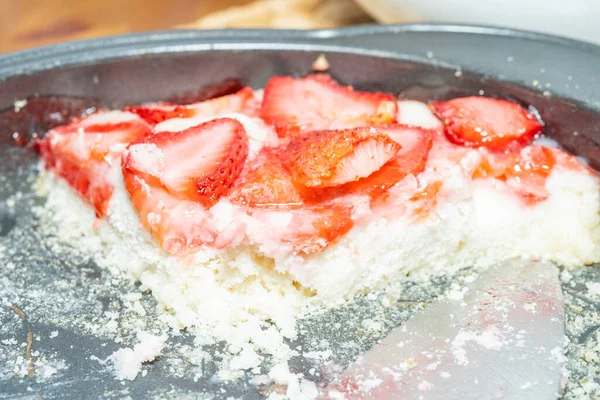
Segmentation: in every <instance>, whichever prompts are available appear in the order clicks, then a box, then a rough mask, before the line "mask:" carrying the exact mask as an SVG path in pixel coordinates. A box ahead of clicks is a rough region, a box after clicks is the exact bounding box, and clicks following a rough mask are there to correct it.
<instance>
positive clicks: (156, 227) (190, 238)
mask: <svg viewBox="0 0 600 400" xmlns="http://www.w3.org/2000/svg"><path fill="white" fill-rule="evenodd" d="M124 178H125V188H126V189H127V191H128V192H129V193H130V194H131V203H132V204H133V206H134V207H135V209H136V210H137V211H138V214H139V217H140V222H141V223H142V225H143V226H144V227H145V228H146V229H147V230H148V232H150V234H151V235H152V237H153V238H154V239H155V240H156V242H157V243H158V244H159V245H160V246H161V247H162V248H163V249H164V250H165V251H167V252H169V253H171V254H185V253H187V252H189V251H192V250H194V249H197V248H199V247H201V246H202V245H204V244H206V243H213V242H214V240H215V236H216V234H215V231H214V230H213V229H211V226H210V224H209V222H210V219H209V216H208V213H207V210H206V209H205V208H204V206H203V205H202V204H200V203H197V202H192V201H185V200H179V199H176V198H175V197H173V196H172V195H170V194H169V193H168V192H167V191H166V190H164V189H163V188H161V187H153V186H149V185H148V184H147V183H146V182H145V181H144V179H143V178H141V177H140V176H138V175H135V174H126V175H125V176H124Z"/></svg>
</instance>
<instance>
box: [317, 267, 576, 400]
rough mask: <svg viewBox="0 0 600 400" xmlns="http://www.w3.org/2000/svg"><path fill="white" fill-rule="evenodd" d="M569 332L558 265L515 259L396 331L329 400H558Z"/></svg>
mask: <svg viewBox="0 0 600 400" xmlns="http://www.w3.org/2000/svg"><path fill="white" fill-rule="evenodd" d="M465 289H466V292H464V290H465ZM463 293H464V294H463ZM564 334H565V311H564V303H563V297H562V291H561V287H560V282H559V278H558V269H557V267H556V266H555V265H553V264H550V263H546V262H540V261H523V260H509V261H507V262H504V263H502V264H500V265H496V266H494V267H490V268H489V269H487V270H485V271H481V272H479V276H478V277H477V278H476V279H475V280H474V281H473V282H472V283H470V284H468V285H466V286H464V287H463V288H462V290H461V291H458V292H457V291H456V290H454V291H452V294H451V295H446V296H443V298H440V299H437V300H435V301H434V302H433V303H431V304H430V305H428V306H427V308H426V309H425V310H423V311H421V312H419V313H418V314H416V315H415V316H413V317H412V318H411V319H409V320H408V321H407V322H406V323H405V324H403V325H402V326H399V327H397V328H395V329H394V330H392V332H391V333H390V334H389V335H388V336H387V337H386V338H385V339H384V340H383V341H381V342H379V343H378V344H377V345H376V346H375V347H374V348H373V349H371V350H370V351H368V352H367V353H366V354H364V355H362V356H360V357H359V358H358V360H357V361H356V362H355V363H354V364H353V365H351V366H350V367H349V368H348V369H347V370H346V371H344V372H343V374H342V376H341V377H340V379H339V380H337V381H336V382H335V383H333V384H332V385H330V386H329V387H328V388H326V390H325V395H324V397H325V398H340V397H341V396H342V395H343V396H344V398H346V399H413V398H414V399H417V398H418V399H460V400H470V399H477V400H479V399H539V400H545V399H556V398H557V397H558V396H559V394H560V392H561V390H562V388H563V386H564V375H563V372H562V371H563V358H564V357H563V354H564V341H565V339H564Z"/></svg>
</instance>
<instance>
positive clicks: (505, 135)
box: [431, 97, 542, 151]
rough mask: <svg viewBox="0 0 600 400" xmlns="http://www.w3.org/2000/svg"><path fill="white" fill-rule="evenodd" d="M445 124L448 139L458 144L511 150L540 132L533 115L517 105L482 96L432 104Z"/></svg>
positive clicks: (540, 129)
mask: <svg viewBox="0 0 600 400" xmlns="http://www.w3.org/2000/svg"><path fill="white" fill-rule="evenodd" d="M431 108H432V109H433V111H434V113H435V114H436V115H437V116H438V118H440V119H441V120H442V121H443V122H444V124H445V125H446V135H447V137H448V139H450V141H452V142H454V143H456V144H459V145H461V146H468V147H482V146H483V147H487V148H489V149H491V150H495V151H513V150H515V149H519V148H521V147H523V146H525V145H527V144H529V143H530V142H531V141H532V140H533V139H535V137H536V136H538V135H539V134H540V133H541V132H542V125H541V124H540V122H539V121H538V120H537V119H536V117H535V116H534V115H533V114H532V113H530V112H527V110H525V109H524V108H523V107H521V106H520V105H518V104H515V103H511V102H509V101H506V100H500V99H491V98H485V97H463V98H457V99H453V100H449V101H442V102H440V101H435V102H433V103H432V104H431Z"/></svg>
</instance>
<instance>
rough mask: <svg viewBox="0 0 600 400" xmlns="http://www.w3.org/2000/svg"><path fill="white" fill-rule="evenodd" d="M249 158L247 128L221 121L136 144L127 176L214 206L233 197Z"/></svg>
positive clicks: (125, 167)
mask: <svg viewBox="0 0 600 400" xmlns="http://www.w3.org/2000/svg"><path fill="white" fill-rule="evenodd" d="M247 155H248V136H247V135H246V131H245V130H244V127H243V125H242V124H241V123H239V122H238V121H236V120H234V119H231V118H220V119H215V120H212V121H209V122H206V123H203V124H201V125H198V126H195V127H192V128H189V129H186V130H183V131H180V132H161V133H159V134H156V135H154V136H151V137H148V138H146V139H145V140H142V141H140V142H137V143H135V144H133V145H131V147H130V148H129V150H128V152H127V154H126V155H125V157H124V159H123V174H124V175H128V174H133V175H137V176H140V177H141V178H143V179H144V180H145V182H146V183H147V184H149V185H150V186H155V187H163V188H164V189H165V190H166V191H167V192H168V193H170V194H171V195H172V196H174V197H176V198H178V199H181V200H192V201H197V202H200V203H202V204H203V205H204V206H205V207H211V206H212V205H214V204H215V203H216V202H217V200H218V199H219V198H220V197H221V196H223V195H225V194H227V192H228V191H229V188H230V187H231V186H232V185H233V183H234V181H235V180H236V178H237V177H238V175H239V174H240V171H241V170H242V166H243V164H244V161H245V160H246V156H247ZM132 195H133V194H132Z"/></svg>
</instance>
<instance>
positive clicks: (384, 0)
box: [356, 0, 600, 43]
mask: <svg viewBox="0 0 600 400" xmlns="http://www.w3.org/2000/svg"><path fill="white" fill-rule="evenodd" d="M356 1H357V2H358V3H359V4H360V5H361V6H362V7H363V8H364V9H365V11H367V12H368V13H369V14H371V15H372V16H373V18H375V19H377V20H378V21H380V22H383V23H394V22H396V23H398V22H400V23H407V22H448V23H463V24H473V25H496V26H503V27H508V28H517V29H524V30H529V31H537V32H544V33H551V34H555V35H561V36H567V37H571V38H574V39H580V40H586V41H589V42H595V43H600V21H599V20H600V0H571V1H565V0H356Z"/></svg>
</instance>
